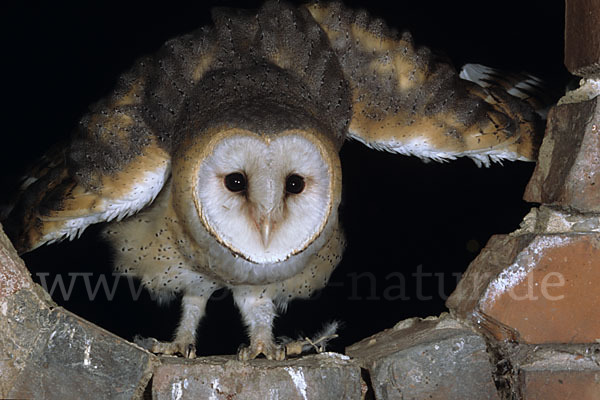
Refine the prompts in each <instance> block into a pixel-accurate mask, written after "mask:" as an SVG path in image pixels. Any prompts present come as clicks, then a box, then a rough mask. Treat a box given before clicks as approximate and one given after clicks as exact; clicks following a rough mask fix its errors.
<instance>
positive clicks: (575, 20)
mask: <svg viewBox="0 0 600 400" xmlns="http://www.w3.org/2000/svg"><path fill="white" fill-rule="evenodd" d="M565 65H566V66H567V68H568V69H569V71H570V72H571V73H572V74H574V75H578V76H585V77H593V76H596V77H600V2H598V1H597V0H567V1H566V10H565Z"/></svg>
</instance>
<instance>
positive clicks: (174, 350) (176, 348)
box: [133, 336, 196, 358]
mask: <svg viewBox="0 0 600 400" xmlns="http://www.w3.org/2000/svg"><path fill="white" fill-rule="evenodd" d="M133 341H134V342H135V344H137V345H138V346H142V347H143V348H145V349H146V350H148V351H150V352H152V353H155V354H165V355H181V356H183V357H185V358H196V344H195V343H188V342H187V341H181V342H180V341H172V342H161V341H160V340H156V339H154V338H143V337H141V336H136V337H135V338H134V339H133Z"/></svg>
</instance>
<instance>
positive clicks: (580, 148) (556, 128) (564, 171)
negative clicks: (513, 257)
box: [524, 97, 600, 212]
mask: <svg viewBox="0 0 600 400" xmlns="http://www.w3.org/2000/svg"><path fill="white" fill-rule="evenodd" d="M524 198H525V200H527V201H531V202H536V203H544V204H552V205H558V206H563V207H567V208H574V209H576V210H579V211H581V212H600V99H599V98H598V97H596V98H595V99H592V100H588V101H583V102H581V103H573V104H564V105H560V106H556V107H554V108H552V110H551V111H550V113H549V116H548V124H547V127H546V135H545V136H544V141H543V142H542V146H541V148H540V153H539V156H538V162H537V165H536V168H535V171H534V173H533V176H532V177H531V180H530V181H529V184H528V185H527V189H526V191H525V196H524Z"/></svg>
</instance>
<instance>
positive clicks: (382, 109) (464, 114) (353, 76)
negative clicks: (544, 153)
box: [307, 3, 541, 166]
mask: <svg viewBox="0 0 600 400" xmlns="http://www.w3.org/2000/svg"><path fill="white" fill-rule="evenodd" d="M307 8H308V10H309V12H310V13H311V15H312V17H313V18H314V19H315V20H316V21H317V23H318V24H319V25H320V27H321V28H322V29H323V31H324V32H325V34H326V35H327V37H328V38H329V40H330V42H331V46H332V47H333V49H334V51H335V52H336V53H337V54H338V57H339V60H340V64H341V66H342V69H343V71H344V75H345V76H346V79H348V81H349V82H350V86H351V89H352V96H353V114H352V119H351V121H350V125H349V136H350V138H352V139H356V140H358V141H360V142H362V143H364V144H366V145H367V146H369V147H372V148H374V149H377V150H386V151H390V152H394V153H400V154H406V155H414V156H417V157H420V158H422V159H424V160H435V161H445V160H448V159H454V158H456V157H460V156H467V157H470V158H471V159H473V160H474V161H475V162H476V163H477V164H478V165H482V164H483V165H486V166H487V165H489V163H490V161H501V160H504V159H506V160H534V159H535V157H536V153H537V148H538V145H539V142H540V140H541V138H540V137H539V136H541V135H540V125H539V124H540V121H539V118H538V116H537V115H536V114H535V113H534V111H533V109H532V108H531V107H530V106H529V105H528V104H526V103H524V102H522V101H521V100H519V99H517V98H516V97H513V96H511V95H510V94H508V93H507V92H506V91H505V90H503V89H502V88H501V87H495V86H493V85H489V86H488V87H482V86H480V85H478V84H476V83H473V82H469V81H467V80H463V79H460V78H459V76H458V74H457V73H456V71H455V70H454V69H453V67H451V66H450V65H449V64H447V63H445V62H443V61H441V60H438V59H436V57H435V56H434V55H433V54H432V53H431V52H430V51H429V50H428V49H426V48H419V49H416V48H415V46H414V45H413V43H412V39H411V37H410V35H409V34H406V33H405V34H403V35H401V36H398V35H396V34H395V33H394V32H392V31H391V30H390V29H388V28H387V27H386V26H385V24H384V23H383V21H381V20H375V19H372V18H370V17H369V16H368V15H367V14H366V13H365V12H354V11H351V10H348V9H345V8H344V7H343V6H342V5H341V4H340V3H328V4H320V3H317V4H312V5H309V6H307Z"/></svg>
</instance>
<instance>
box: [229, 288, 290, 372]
mask: <svg viewBox="0 0 600 400" xmlns="http://www.w3.org/2000/svg"><path fill="white" fill-rule="evenodd" d="M255 290H259V294H258V295H257V294H256V293H254V291H255ZM260 292H262V290H261V289H254V290H253V288H252V289H250V288H248V287H236V288H234V289H233V299H234V300H235V304H236V305H237V307H238V308H239V310H240V312H241V313H242V318H243V319H244V323H245V324H246V326H247V327H248V336H250V345H249V346H245V345H244V346H242V347H241V348H240V350H239V351H238V359H240V360H241V361H246V360H252V359H254V358H256V357H257V356H259V355H260V354H264V356H265V357H266V358H267V359H269V360H283V359H285V347H284V346H281V345H277V344H276V343H275V340H274V338H273V320H274V318H275V316H276V315H277V313H276V311H275V305H274V304H273V300H272V299H271V298H269V297H267V296H265V295H264V293H260Z"/></svg>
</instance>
